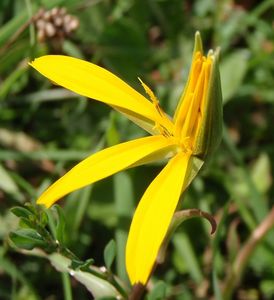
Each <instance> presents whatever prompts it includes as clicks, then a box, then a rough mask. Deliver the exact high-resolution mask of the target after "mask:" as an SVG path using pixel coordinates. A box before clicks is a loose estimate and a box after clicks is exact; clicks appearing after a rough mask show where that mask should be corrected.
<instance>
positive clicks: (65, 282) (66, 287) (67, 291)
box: [61, 272, 72, 300]
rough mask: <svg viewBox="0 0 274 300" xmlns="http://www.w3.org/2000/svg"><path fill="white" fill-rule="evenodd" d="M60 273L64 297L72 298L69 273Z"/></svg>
mask: <svg viewBox="0 0 274 300" xmlns="http://www.w3.org/2000/svg"><path fill="white" fill-rule="evenodd" d="M61 275H62V283H63V290H64V299H65V300H72V292H71V285H70V278H69V274H68V273H64V272H62V273H61Z"/></svg>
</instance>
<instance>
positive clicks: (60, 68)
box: [30, 55, 171, 128]
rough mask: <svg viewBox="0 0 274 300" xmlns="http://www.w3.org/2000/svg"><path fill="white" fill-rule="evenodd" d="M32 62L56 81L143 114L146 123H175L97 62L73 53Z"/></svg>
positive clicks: (133, 113) (119, 106)
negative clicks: (82, 58) (162, 115)
mask: <svg viewBox="0 0 274 300" xmlns="http://www.w3.org/2000/svg"><path fill="white" fill-rule="evenodd" d="M30 65H31V66H32V67H33V68H35V69H36V70H37V71H39V72H40V73H41V74H42V75H44V76H45V77H47V78H49V79H50V80H52V81H53V82H55V83H56V84H58V85H61V86H63V87H65V88H67V89H69V90H71V91H73V92H75V93H77V94H80V95H83V96H85V97H89V98H92V99H95V100H98V101H101V102H104V103H106V104H108V105H111V106H113V107H114V108H115V109H117V110H121V111H122V112H123V113H124V114H126V115H129V116H130V115H132V116H133V117H134V118H140V119H141V121H142V122H143V123H144V122H146V123H150V127H151V128H152V127H153V126H154V125H155V122H158V123H160V124H161V123H162V122H164V123H168V125H170V124H171V122H170V121H168V119H167V118H163V117H161V115H159V113H158V112H157V110H156V109H155V107H154V105H153V104H152V103H151V102H150V101H149V100H148V99H146V98H145V97H144V96H142V95H141V94H140V93H138V92H137V91H135V90H134V89H133V88H131V87H130V86H129V85H128V84H126V83H125V82H124V81H123V80H121V79H120V78H119V77H117V76H116V75H114V74H112V73H111V72H109V71H107V70H106V69H104V68H101V67H99V66H97V65H95V64H92V63H89V62H86V61H84V60H81V59H77V58H73V57H69V56H62V55H46V56H42V57H39V58H36V59H35V60H34V61H33V62H32V63H30ZM164 119H165V120H164ZM138 125H139V124H138ZM163 125H164V124H163ZM146 126H147V125H146ZM166 126H167V125H166Z"/></svg>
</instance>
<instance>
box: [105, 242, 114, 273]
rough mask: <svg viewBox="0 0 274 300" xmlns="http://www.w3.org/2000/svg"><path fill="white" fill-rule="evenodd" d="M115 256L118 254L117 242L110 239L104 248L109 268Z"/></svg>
mask: <svg viewBox="0 0 274 300" xmlns="http://www.w3.org/2000/svg"><path fill="white" fill-rule="evenodd" d="M115 256H116V244H115V241H114V240H110V242H109V243H108V244H107V245H106V247H105V250H104V261H105V264H106V267H107V269H108V270H110V268H111V265H112V263H113V261H114V258H115Z"/></svg>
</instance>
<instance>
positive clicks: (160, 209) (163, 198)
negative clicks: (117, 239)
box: [126, 152, 190, 284]
mask: <svg viewBox="0 0 274 300" xmlns="http://www.w3.org/2000/svg"><path fill="white" fill-rule="evenodd" d="M189 158H190V155H189V154H185V153H182V152H181V153H179V154H177V155H176V156H175V157H174V158H172V159H171V160H170V161H169V163H168V164H167V165H166V167H165V168H164V169H163V170H162V171H161V173H160V174H159V175H158V176H157V177H156V178H155V179H154V181H153V182H152V183H151V184H150V186H149V187H148V189H147V190H146V192H145V194H144V195H143V197H142V199H141V201H140V203H139V205H138V207H137V209H136V212H135V214H134V217H133V221H132V224H131V227H130V232H129V237H128V241H127V246H126V266H127V271H128V274H129V278H130V281H131V283H132V284H136V283H138V282H140V283H142V284H145V283H146V282H147V280H148V278H149V275H150V272H151V270H152V267H153V265H154V263H155V260H156V258H157V254H158V251H159V248H160V246H161V243H162V242H163V239H164V237H165V235H166V232H167V230H168V227H169V224H170V222H171V219H172V216H173V213H174V211H175V209H176V206H177V203H178V201H179V198H180V194H181V192H182V188H183V187H184V180H185V176H186V170H187V166H188V161H189Z"/></svg>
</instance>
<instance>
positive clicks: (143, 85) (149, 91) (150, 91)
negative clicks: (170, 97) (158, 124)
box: [138, 77, 164, 117]
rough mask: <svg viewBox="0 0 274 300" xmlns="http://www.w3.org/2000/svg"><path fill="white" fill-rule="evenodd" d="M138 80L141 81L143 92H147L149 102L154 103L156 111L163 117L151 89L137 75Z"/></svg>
mask: <svg viewBox="0 0 274 300" xmlns="http://www.w3.org/2000/svg"><path fill="white" fill-rule="evenodd" d="M138 80H139V81H140V82H141V85H142V87H143V88H144V90H145V92H146V93H147V94H148V96H149V98H150V100H151V102H152V103H153V104H154V106H155V108H156V110H157V111H158V113H159V114H160V115H161V116H162V117H163V116H164V114H163V111H162V109H161V107H160V105H159V100H158V99H157V97H156V96H155V95H154V93H153V91H152V90H151V89H150V88H149V87H148V86H147V85H146V84H145V83H144V82H143V81H142V79H141V78H140V77H138Z"/></svg>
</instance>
